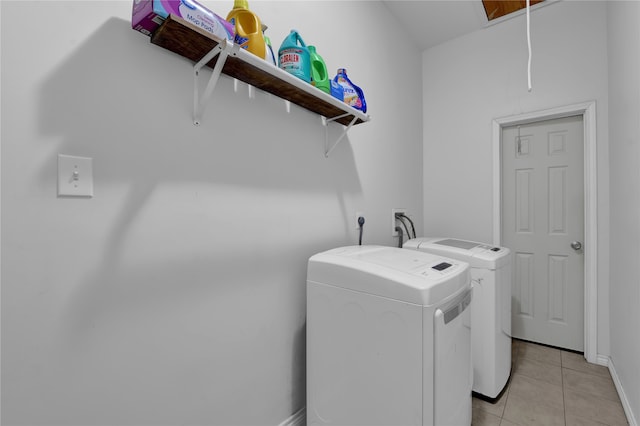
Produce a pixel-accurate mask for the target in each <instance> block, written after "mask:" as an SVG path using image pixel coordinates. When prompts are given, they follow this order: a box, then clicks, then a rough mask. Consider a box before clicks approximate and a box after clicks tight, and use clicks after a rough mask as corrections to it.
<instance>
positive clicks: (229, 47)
mask: <svg viewBox="0 0 640 426" xmlns="http://www.w3.org/2000/svg"><path fill="white" fill-rule="evenodd" d="M238 49H239V46H238V45H235V44H233V43H229V42H227V40H222V41H221V42H220V44H218V45H217V46H216V47H214V48H213V49H211V50H210V51H209V53H207V54H206V55H204V57H203V58H202V59H200V61H198V63H197V64H195V65H194V66H193V124H194V125H196V126H199V125H200V119H201V118H202V114H203V112H204V109H205V107H206V105H207V103H208V102H209V98H211V94H212V93H213V89H215V87H216V84H218V78H220V74H221V73H222V68H223V67H224V64H225V62H226V61H227V58H228V57H229V55H236V54H237V52H236V51H237V50H238ZM216 56H218V61H217V62H216V64H215V66H214V67H213V71H212V72H211V76H210V77H209V82H208V83H207V86H206V87H205V89H204V92H203V93H202V97H200V88H199V84H198V79H199V76H200V71H201V70H202V68H203V67H204V66H205V65H207V64H208V63H209V61H211V60H212V59H213V58H215V57H216Z"/></svg>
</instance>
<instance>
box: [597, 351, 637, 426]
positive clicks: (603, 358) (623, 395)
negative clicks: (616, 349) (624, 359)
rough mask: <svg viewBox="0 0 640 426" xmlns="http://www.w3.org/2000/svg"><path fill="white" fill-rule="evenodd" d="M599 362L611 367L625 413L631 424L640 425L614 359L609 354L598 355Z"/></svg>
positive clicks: (632, 425)
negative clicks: (617, 371)
mask: <svg viewBox="0 0 640 426" xmlns="http://www.w3.org/2000/svg"><path fill="white" fill-rule="evenodd" d="M598 364H600V365H604V366H606V367H608V368H609V373H611V378H612V379H613V384H614V385H615V386H616V390H617V391H618V396H619V397H620V402H621V403H622V408H623V409H624V414H625V415H626V416H627V421H628V422H629V426H638V422H637V421H636V417H635V416H634V415H633V411H632V410H631V405H630V404H629V399H628V398H627V394H626V393H625V392H624V389H623V387H622V384H621V383H620V378H619V377H618V373H616V367H615V365H613V361H612V360H611V358H610V357H608V356H603V355H598Z"/></svg>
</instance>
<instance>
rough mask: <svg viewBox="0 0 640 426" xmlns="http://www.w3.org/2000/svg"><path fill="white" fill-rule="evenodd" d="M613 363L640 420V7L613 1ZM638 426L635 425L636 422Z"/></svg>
mask: <svg viewBox="0 0 640 426" xmlns="http://www.w3.org/2000/svg"><path fill="white" fill-rule="evenodd" d="M607 12H608V24H609V25H608V34H609V39H608V48H609V105H610V107H609V140H610V152H611V283H610V288H611V290H610V291H611V362H612V363H613V366H614V368H615V371H616V373H617V375H618V377H619V379H620V383H621V385H622V388H623V389H624V395H623V397H625V398H626V399H627V403H628V408H629V409H630V410H631V416H629V415H628V417H632V418H634V419H635V424H637V422H638V420H640V331H639V329H638V324H640V313H639V311H638V305H640V278H639V276H640V265H638V259H639V258H640V221H639V218H640V139H639V136H638V135H640V81H639V79H638V76H639V75H640V54H639V53H638V52H640V30H639V29H638V22H640V3H638V2H622V1H620V2H618V1H616V2H610V3H609V5H608V7H607ZM632 424H633V423H632Z"/></svg>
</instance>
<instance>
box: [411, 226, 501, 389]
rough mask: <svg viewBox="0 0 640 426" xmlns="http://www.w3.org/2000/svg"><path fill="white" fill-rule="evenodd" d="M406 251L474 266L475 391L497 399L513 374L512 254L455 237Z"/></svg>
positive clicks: (424, 241) (416, 243) (420, 241)
mask: <svg viewBox="0 0 640 426" xmlns="http://www.w3.org/2000/svg"><path fill="white" fill-rule="evenodd" d="M404 248H410V249H414V250H420V251H424V252H428V253H432V254H437V255H440V256H447V257H451V258H454V259H458V260H462V261H464V262H467V263H469V265H470V266H471V282H472V289H473V306H472V307H471V355H472V359H473V391H474V392H476V393H478V394H480V395H483V396H485V397H487V398H490V399H494V398H497V397H498V396H499V395H500V393H501V392H502V390H503V389H504V387H505V385H506V384H507V381H508V380H509V375H510V373H511V251H510V250H509V249H508V248H506V247H496V246H491V245H487V244H483V243H477V242H473V241H464V240H456V239H451V238H415V239H412V240H409V241H407V242H406V243H405V244H404Z"/></svg>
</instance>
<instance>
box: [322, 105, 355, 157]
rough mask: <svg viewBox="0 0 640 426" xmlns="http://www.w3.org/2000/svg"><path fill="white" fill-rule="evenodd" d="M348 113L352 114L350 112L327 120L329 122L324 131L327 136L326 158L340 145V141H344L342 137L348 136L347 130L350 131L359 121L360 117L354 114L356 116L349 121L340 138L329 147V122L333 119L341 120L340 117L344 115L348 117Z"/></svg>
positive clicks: (325, 142)
mask: <svg viewBox="0 0 640 426" xmlns="http://www.w3.org/2000/svg"><path fill="white" fill-rule="evenodd" d="M348 115H350V114H349V113H346V114H342V115H339V116H337V117H333V118H327V120H326V121H327V124H326V127H325V133H324V136H325V137H324V150H325V152H324V156H325V157H326V158H329V154H331V151H333V149H334V148H335V147H336V146H338V144H339V143H340V141H342V139H343V138H344V137H345V136H347V132H348V131H349V129H351V127H352V126H353V125H354V124H356V121H358V117H357V116H354V117H353V120H351V122H350V123H349V125H348V126H346V127H345V128H344V129H343V130H342V134H341V135H340V136H339V137H338V139H337V140H336V141H335V142H334V144H333V145H332V146H331V148H328V147H329V123H331V122H332V121H336V120H339V119H341V118H343V117H347V116H348Z"/></svg>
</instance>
